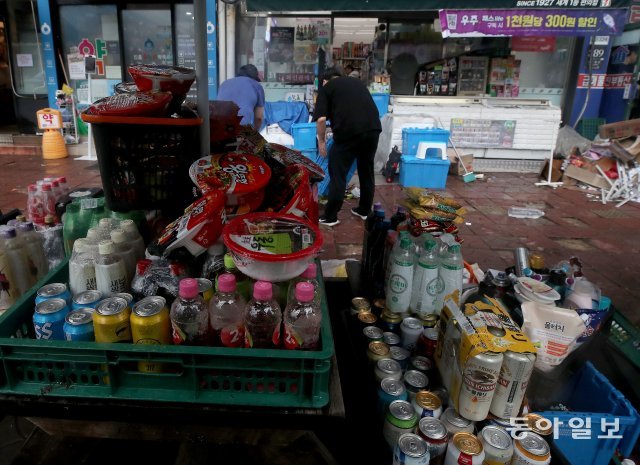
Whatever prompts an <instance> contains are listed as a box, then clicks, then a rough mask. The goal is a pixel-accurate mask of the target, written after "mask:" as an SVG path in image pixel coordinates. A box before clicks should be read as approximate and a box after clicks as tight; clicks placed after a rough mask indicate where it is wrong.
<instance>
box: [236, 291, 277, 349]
mask: <svg viewBox="0 0 640 465" xmlns="http://www.w3.org/2000/svg"><path fill="white" fill-rule="evenodd" d="M281 323H282V312H281V311H280V307H279V306H278V303H277V302H276V301H275V300H273V288H272V286H271V283H270V282H267V281H257V282H256V283H255V285H254V286H253V299H251V300H250V301H249V303H248V304H247V306H246V309H245V312H244V346H245V347H254V348H261V349H275V348H277V347H278V346H279V345H280V324H281Z"/></svg>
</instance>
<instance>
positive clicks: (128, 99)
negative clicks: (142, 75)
mask: <svg viewBox="0 0 640 465" xmlns="http://www.w3.org/2000/svg"><path fill="white" fill-rule="evenodd" d="M172 98H173V97H172V95H171V94H170V93H169V92H136V93H132V94H115V95H112V96H110V97H105V98H102V99H100V100H98V101H97V102H95V103H94V104H93V105H91V106H90V107H89V108H88V109H87V110H86V113H87V114H89V115H96V116H148V117H161V116H165V115H166V111H167V107H168V106H169V104H170V103H171V99H172Z"/></svg>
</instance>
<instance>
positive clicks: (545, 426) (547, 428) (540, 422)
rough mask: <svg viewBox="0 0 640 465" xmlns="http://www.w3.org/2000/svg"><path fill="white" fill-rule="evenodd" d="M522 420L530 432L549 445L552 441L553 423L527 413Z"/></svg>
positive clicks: (534, 414)
mask: <svg viewBox="0 0 640 465" xmlns="http://www.w3.org/2000/svg"><path fill="white" fill-rule="evenodd" d="M524 420H525V422H526V423H527V426H528V427H529V429H530V430H531V431H533V432H534V433H536V434H537V435H538V436H540V437H541V438H542V439H544V440H545V441H547V444H549V445H551V442H552V441H553V423H552V422H551V420H549V419H547V418H545V417H543V416H541V415H538V414H536V413H527V414H526V415H525V416H524Z"/></svg>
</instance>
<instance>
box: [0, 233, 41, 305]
mask: <svg viewBox="0 0 640 465" xmlns="http://www.w3.org/2000/svg"><path fill="white" fill-rule="evenodd" d="M0 237H1V238H2V239H3V240H4V250H5V253H6V255H7V260H8V262H9V267H10V268H11V270H12V272H13V277H14V282H13V285H14V286H15V287H16V291H17V294H16V296H21V295H23V294H25V293H26V292H27V291H28V290H29V289H30V288H31V286H33V285H34V284H35V283H36V272H35V270H34V267H33V265H30V260H29V257H28V255H27V251H26V249H25V247H24V245H23V243H22V241H21V240H20V238H19V237H18V236H17V234H16V230H15V228H11V227H8V228H5V229H4V230H2V232H1V233H0Z"/></svg>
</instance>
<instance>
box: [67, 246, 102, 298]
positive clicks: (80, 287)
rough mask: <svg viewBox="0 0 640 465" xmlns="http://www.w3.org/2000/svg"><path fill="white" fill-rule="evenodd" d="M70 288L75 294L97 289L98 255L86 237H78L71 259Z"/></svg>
mask: <svg viewBox="0 0 640 465" xmlns="http://www.w3.org/2000/svg"><path fill="white" fill-rule="evenodd" d="M69 289H70V290H71V293H72V294H73V295H76V294H78V293H80V292H84V291H91V290H96V289H97V284H96V257H95V256H94V255H93V254H92V253H91V249H90V248H89V246H88V244H87V240H86V239H76V241H75V242H74V243H73V253H72V254H71V258H70V259H69Z"/></svg>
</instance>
